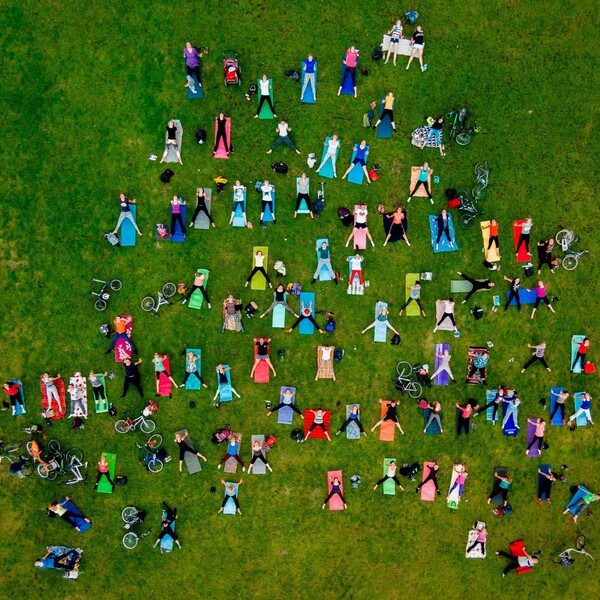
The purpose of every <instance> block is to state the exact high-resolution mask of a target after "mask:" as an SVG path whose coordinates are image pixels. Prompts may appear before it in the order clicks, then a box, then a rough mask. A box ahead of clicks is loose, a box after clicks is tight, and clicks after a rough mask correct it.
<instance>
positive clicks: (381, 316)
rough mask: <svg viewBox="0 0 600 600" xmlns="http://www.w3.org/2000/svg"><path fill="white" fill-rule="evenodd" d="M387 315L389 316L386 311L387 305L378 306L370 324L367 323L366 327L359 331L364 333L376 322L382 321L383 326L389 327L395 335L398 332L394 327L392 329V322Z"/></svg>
mask: <svg viewBox="0 0 600 600" xmlns="http://www.w3.org/2000/svg"><path fill="white" fill-rule="evenodd" d="M388 316H389V311H388V307H387V306H382V307H381V308H378V309H377V310H376V311H375V320H374V321H373V322H372V323H371V324H370V325H368V326H367V327H365V328H364V329H363V330H362V331H361V333H365V332H366V331H369V329H372V328H373V327H375V325H377V324H378V323H384V324H385V326H386V327H387V328H388V329H391V330H392V331H393V332H394V333H395V334H396V335H400V334H399V333H398V331H396V329H394V327H392V324H391V323H390V322H389V320H388Z"/></svg>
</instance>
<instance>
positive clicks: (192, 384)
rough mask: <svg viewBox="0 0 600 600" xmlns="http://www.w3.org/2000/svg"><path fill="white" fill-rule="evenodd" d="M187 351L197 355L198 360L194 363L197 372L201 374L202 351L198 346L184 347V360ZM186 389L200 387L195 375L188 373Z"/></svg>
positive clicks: (197, 388)
mask: <svg viewBox="0 0 600 600" xmlns="http://www.w3.org/2000/svg"><path fill="white" fill-rule="evenodd" d="M188 352H193V353H194V354H195V355H196V356H197V357H198V362H197V363H196V367H197V369H198V373H200V375H202V351H201V350H200V348H186V349H185V360H187V355H188ZM185 389H186V390H199V389H200V380H199V379H198V378H197V377H196V376H195V375H190V376H189V377H188V379H187V381H186V382H185Z"/></svg>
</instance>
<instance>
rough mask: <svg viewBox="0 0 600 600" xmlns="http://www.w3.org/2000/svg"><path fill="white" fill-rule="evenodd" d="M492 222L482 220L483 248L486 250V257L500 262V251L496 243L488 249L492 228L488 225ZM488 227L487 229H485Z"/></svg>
mask: <svg viewBox="0 0 600 600" xmlns="http://www.w3.org/2000/svg"><path fill="white" fill-rule="evenodd" d="M489 224H490V221H481V223H480V225H481V235H482V236H483V249H484V252H485V259H486V260H487V261H488V262H498V261H499V260H500V252H498V249H497V248H496V244H494V245H493V246H492V247H491V248H490V249H489V250H488V243H489V241H490V230H489V228H487V226H488V225H489ZM484 228H486V229H484Z"/></svg>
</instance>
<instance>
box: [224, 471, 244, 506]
mask: <svg viewBox="0 0 600 600" xmlns="http://www.w3.org/2000/svg"><path fill="white" fill-rule="evenodd" d="M243 481H244V480H243V479H240V481H239V483H226V482H225V481H223V479H221V483H222V484H223V485H224V486H225V495H224V497H223V502H222V504H221V508H220V509H219V513H222V512H223V509H224V508H225V505H226V504H227V502H228V501H229V499H231V500H233V503H234V504H235V508H236V510H237V513H238V515H241V514H242V511H241V510H240V502H239V500H238V499H237V489H238V487H240V485H242V483H243Z"/></svg>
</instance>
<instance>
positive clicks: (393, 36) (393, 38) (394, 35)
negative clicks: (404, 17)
mask: <svg viewBox="0 0 600 600" xmlns="http://www.w3.org/2000/svg"><path fill="white" fill-rule="evenodd" d="M388 35H389V36H390V45H389V48H388V53H387V57H386V59H385V63H384V64H386V65H387V64H388V62H389V60H390V54H391V53H392V52H393V53H394V66H396V57H397V56H398V48H399V45H400V40H401V39H402V21H401V20H400V19H398V20H397V21H396V22H395V23H394V24H393V25H392V28H391V29H390V30H389V31H388Z"/></svg>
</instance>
